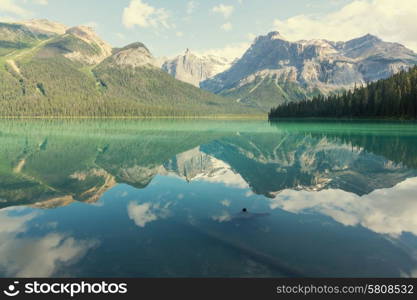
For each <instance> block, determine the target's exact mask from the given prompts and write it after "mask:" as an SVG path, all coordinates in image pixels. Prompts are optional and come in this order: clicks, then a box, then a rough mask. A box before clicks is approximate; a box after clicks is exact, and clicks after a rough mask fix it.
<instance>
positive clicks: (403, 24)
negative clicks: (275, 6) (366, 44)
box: [274, 0, 417, 50]
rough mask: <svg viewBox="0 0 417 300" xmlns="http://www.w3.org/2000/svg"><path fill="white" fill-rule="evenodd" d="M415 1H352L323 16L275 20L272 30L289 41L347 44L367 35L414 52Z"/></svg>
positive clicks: (416, 35) (416, 44)
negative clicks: (400, 45) (344, 41)
mask: <svg viewBox="0 0 417 300" xmlns="http://www.w3.org/2000/svg"><path fill="white" fill-rule="evenodd" d="M416 19H417V8H416V1H415V0H402V1H401V2H398V1H397V0H356V1H352V2H351V3H349V4H347V5H345V6H344V7H342V8H341V9H339V10H338V11H334V12H331V13H329V14H326V15H315V16H312V15H305V14H301V15H297V16H294V17H291V18H289V19H285V20H279V19H276V20H275V21H274V27H276V29H277V30H278V31H281V32H282V33H283V34H284V35H285V36H287V37H288V38H290V39H293V40H300V39H311V38H325V39H329V40H335V41H340V40H349V39H352V38H356V37H359V36H362V35H365V34H367V33H371V34H374V35H377V36H379V37H380V38H382V39H384V40H387V41H392V42H399V43H402V44H404V45H406V46H407V47H410V48H412V49H414V50H417V38H416V37H417V26H415V20H416Z"/></svg>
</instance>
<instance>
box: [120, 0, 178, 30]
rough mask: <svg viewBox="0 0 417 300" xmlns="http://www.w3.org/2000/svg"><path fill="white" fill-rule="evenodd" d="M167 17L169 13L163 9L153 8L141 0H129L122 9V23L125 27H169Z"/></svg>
mask: <svg viewBox="0 0 417 300" xmlns="http://www.w3.org/2000/svg"><path fill="white" fill-rule="evenodd" d="M168 19H169V14H168V12H167V11H166V10H165V9H163V8H155V7H153V6H150V5H149V4H147V3H145V2H142V1H141V0H131V1H130V4H129V6H128V7H126V8H125V9H124V11H123V25H124V26H125V27H127V28H133V27H135V26H139V27H143V28H147V27H154V28H160V27H163V28H171V27H172V26H171V24H169V22H168Z"/></svg>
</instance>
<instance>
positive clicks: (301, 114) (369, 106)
mask: <svg viewBox="0 0 417 300" xmlns="http://www.w3.org/2000/svg"><path fill="white" fill-rule="evenodd" d="M269 118H270V119H276V118H392V119H417V66H415V67H413V68H411V69H409V70H408V71H405V70H403V71H401V72H399V73H397V74H395V75H393V76H392V77H390V78H388V79H383V80H379V81H376V82H372V83H369V84H367V85H365V86H360V87H358V86H355V88H354V89H353V90H349V91H344V92H343V93H341V94H340V93H339V94H337V95H336V94H335V95H330V96H327V97H326V96H323V95H318V96H315V97H314V98H313V99H312V100H304V101H300V102H289V103H285V104H283V105H280V106H278V107H276V108H273V109H271V111H270V113H269Z"/></svg>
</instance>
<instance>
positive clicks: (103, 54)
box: [65, 26, 113, 64]
mask: <svg viewBox="0 0 417 300" xmlns="http://www.w3.org/2000/svg"><path fill="white" fill-rule="evenodd" d="M65 34H67V35H72V36H74V37H76V38H78V39H80V40H82V41H84V42H85V43H87V44H89V45H90V46H91V47H92V48H93V49H97V51H96V52H97V53H95V54H94V55H86V54H84V53H81V52H78V51H75V52H72V53H69V54H66V55H65V56H66V57H67V58H69V59H73V60H78V61H82V62H85V63H88V64H98V63H100V62H101V61H103V60H104V59H106V58H107V57H109V56H110V55H111V54H112V51H113V50H112V47H111V46H110V44H108V43H107V42H105V41H103V40H102V39H101V38H100V37H99V36H98V35H97V33H96V32H95V31H94V29H93V28H92V27H88V26H75V27H71V28H69V29H67V30H66V31H65Z"/></svg>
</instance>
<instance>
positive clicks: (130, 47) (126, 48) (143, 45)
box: [118, 42, 151, 53]
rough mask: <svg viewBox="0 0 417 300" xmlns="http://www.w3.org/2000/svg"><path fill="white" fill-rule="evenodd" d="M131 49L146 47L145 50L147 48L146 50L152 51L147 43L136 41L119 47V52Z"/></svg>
mask: <svg viewBox="0 0 417 300" xmlns="http://www.w3.org/2000/svg"><path fill="white" fill-rule="evenodd" d="M129 49H144V50H146V52H148V53H151V51H149V49H148V47H146V46H145V44H143V43H141V42H134V43H131V44H129V45H127V46H124V47H123V48H121V49H118V52H120V51H125V50H129Z"/></svg>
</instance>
